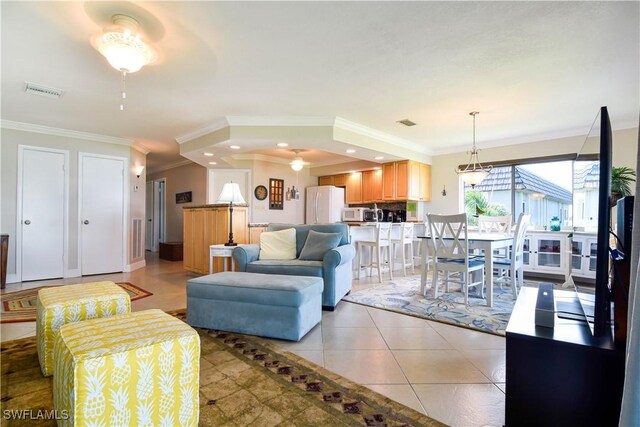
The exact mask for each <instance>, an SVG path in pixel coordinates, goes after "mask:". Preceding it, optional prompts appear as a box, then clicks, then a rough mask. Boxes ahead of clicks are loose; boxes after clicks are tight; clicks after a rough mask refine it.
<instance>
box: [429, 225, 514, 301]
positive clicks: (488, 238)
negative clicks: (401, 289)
mask: <svg viewBox="0 0 640 427" xmlns="http://www.w3.org/2000/svg"><path fill="white" fill-rule="evenodd" d="M417 238H418V239H420V293H421V295H424V294H425V292H426V287H427V273H428V271H429V264H428V259H429V246H430V245H429V242H430V241H431V237H430V236H426V235H425V236H417ZM445 239H447V238H446V237H445ZM451 239H452V240H453V237H451ZM467 241H468V243H469V249H470V250H471V249H480V250H482V251H483V252H484V254H485V256H484V271H485V275H484V282H485V287H486V288H487V305H488V306H489V307H493V256H492V255H493V251H495V250H497V249H503V248H508V247H510V246H511V245H513V234H511V233H481V232H470V233H467Z"/></svg>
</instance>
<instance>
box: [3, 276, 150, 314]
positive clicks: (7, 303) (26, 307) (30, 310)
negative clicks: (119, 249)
mask: <svg viewBox="0 0 640 427" xmlns="http://www.w3.org/2000/svg"><path fill="white" fill-rule="evenodd" d="M116 285H118V286H120V287H121V288H122V289H124V290H125V291H127V293H128V294H129V297H130V298H131V301H135V300H139V299H141V298H145V297H148V296H150V295H153V294H152V293H151V292H148V291H145V290H144V289H142V288H139V287H137V286H135V285H132V284H131V283H129V282H117V283H116ZM50 287H51V286H40V287H37V288H31V289H25V290H22V291H15V292H6V293H4V294H2V299H1V301H2V305H1V308H0V323H16V322H35V321H36V298H37V296H38V290H40V289H44V288H50Z"/></svg>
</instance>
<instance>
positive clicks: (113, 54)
mask: <svg viewBox="0 0 640 427" xmlns="http://www.w3.org/2000/svg"><path fill="white" fill-rule="evenodd" d="M112 21H113V25H111V26H109V27H107V28H105V29H104V31H103V32H102V34H100V35H97V36H95V37H93V38H92V39H91V44H92V45H93V47H94V48H96V49H97V50H98V52H100V53H101V54H102V55H103V56H104V57H105V58H107V61H109V64H110V65H111V66H112V67H113V68H115V69H116V70H118V71H119V72H120V73H121V80H122V91H121V97H122V101H121V103H120V111H123V110H124V100H125V99H126V98H127V92H126V78H127V74H129V73H135V72H136V71H138V70H140V69H141V68H142V67H144V66H145V65H147V64H149V63H151V62H153V61H154V60H155V59H156V58H157V53H156V50H155V49H154V48H153V47H152V46H151V45H150V44H149V43H147V42H145V41H144V40H143V39H142V36H141V35H140V24H138V21H136V20H135V19H133V18H131V17H130V16H126V15H113V17H112Z"/></svg>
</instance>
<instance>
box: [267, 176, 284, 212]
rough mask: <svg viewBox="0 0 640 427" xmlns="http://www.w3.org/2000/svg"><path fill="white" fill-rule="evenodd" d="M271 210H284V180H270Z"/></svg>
mask: <svg viewBox="0 0 640 427" xmlns="http://www.w3.org/2000/svg"><path fill="white" fill-rule="evenodd" d="M269 209H276V210H283V209H284V179H276V178H269Z"/></svg>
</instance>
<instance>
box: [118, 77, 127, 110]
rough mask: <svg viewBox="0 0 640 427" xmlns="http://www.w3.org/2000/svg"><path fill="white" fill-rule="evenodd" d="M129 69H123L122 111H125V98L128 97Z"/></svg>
mask: <svg viewBox="0 0 640 427" xmlns="http://www.w3.org/2000/svg"><path fill="white" fill-rule="evenodd" d="M126 79H127V71H126V70H122V92H121V93H122V101H121V102H120V111H124V100H125V99H127V80H126Z"/></svg>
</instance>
